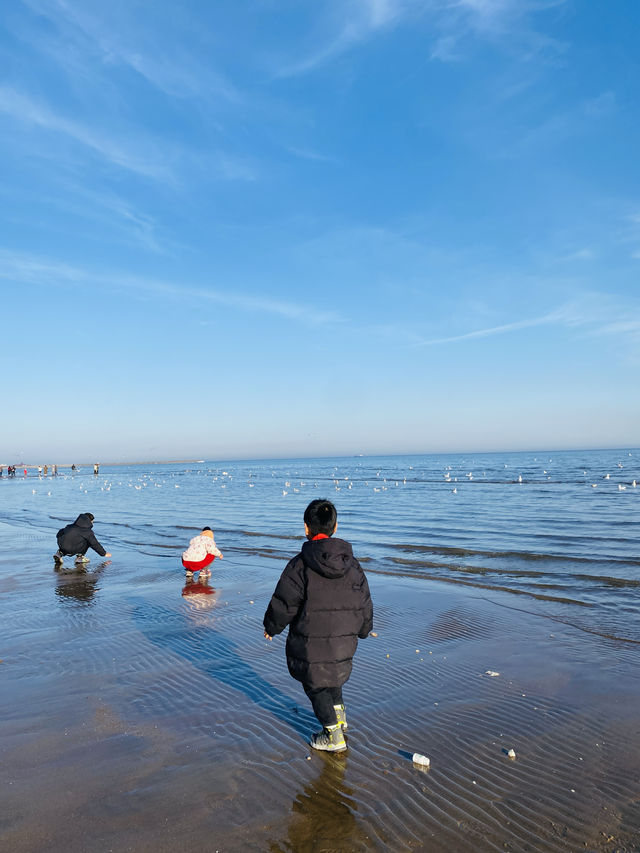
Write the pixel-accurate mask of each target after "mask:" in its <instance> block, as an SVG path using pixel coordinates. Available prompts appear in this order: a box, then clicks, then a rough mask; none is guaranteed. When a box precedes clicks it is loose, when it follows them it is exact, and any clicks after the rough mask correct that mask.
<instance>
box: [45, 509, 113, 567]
mask: <svg viewBox="0 0 640 853" xmlns="http://www.w3.org/2000/svg"><path fill="white" fill-rule="evenodd" d="M92 527H93V515H92V514H91V513H90V512H82V513H80V515H79V516H78V517H77V518H76V520H75V521H74V522H73V524H67V526H66V527H63V528H62V530H58V533H57V537H56V538H57V540H58V551H57V553H56V554H54V555H53V561H54V563H55V565H56V567H59V566H61V565H62V560H63V557H65V556H73V555H74V554H75V557H76V560H75V561H76V565H80V566H81V565H83V564H84V563H88V562H89V558H88V557H87V556H86V554H87V551H88V550H89V548H93V550H94V551H96V552H97V553H98V554H99V555H100V556H101V557H110V556H111V554H108V553H107V552H106V551H105V549H104V548H103V547H102V545H101V544H100V543H99V542H98V540H97V539H96V535H95V533H94V532H93V530H92V529H91V528H92Z"/></svg>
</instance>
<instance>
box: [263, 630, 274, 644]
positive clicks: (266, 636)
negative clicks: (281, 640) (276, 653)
mask: <svg viewBox="0 0 640 853" xmlns="http://www.w3.org/2000/svg"><path fill="white" fill-rule="evenodd" d="M264 638H265V640H269V642H271V640H273V637H271V636H269V634H267V632H266V631H265V632H264Z"/></svg>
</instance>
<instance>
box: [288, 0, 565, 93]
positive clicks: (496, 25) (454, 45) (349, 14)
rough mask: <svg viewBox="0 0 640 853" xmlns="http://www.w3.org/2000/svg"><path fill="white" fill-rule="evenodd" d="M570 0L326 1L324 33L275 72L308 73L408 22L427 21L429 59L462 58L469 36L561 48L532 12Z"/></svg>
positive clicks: (533, 49) (529, 48) (529, 52)
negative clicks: (537, 23) (539, 28)
mask: <svg viewBox="0 0 640 853" xmlns="http://www.w3.org/2000/svg"><path fill="white" fill-rule="evenodd" d="M566 2H568V0H518V2H513V0H336V2H335V3H329V4H328V5H326V6H324V7H323V9H324V20H322V15H319V18H320V20H321V24H322V25H318V26H317V27H316V30H317V31H320V32H324V36H323V37H318V38H317V40H316V43H315V44H314V45H312V46H311V47H309V48H308V49H307V52H306V55H305V56H304V57H302V58H299V59H297V60H293V61H291V62H289V63H284V64H283V66H282V67H281V68H280V69H279V72H278V76H281V77H290V76H294V75H298V74H306V73H308V72H310V71H313V70H315V69H316V68H318V67H320V66H322V65H325V64H326V63H328V62H329V61H331V60H332V59H334V58H335V57H337V56H339V55H341V54H343V53H345V52H346V51H348V50H350V49H352V48H354V47H357V46H358V45H360V44H364V43H366V42H367V41H369V40H370V39H372V38H375V37H378V36H379V35H381V34H382V33H384V32H386V31H389V30H391V29H393V28H394V27H397V26H400V25H402V24H405V23H408V22H414V23H415V22H418V21H426V22H427V25H426V26H425V25H424V24H423V26H424V31H425V40H426V41H427V42H430V43H431V47H430V51H429V55H430V58H431V59H437V60H440V61H442V62H457V61H460V60H462V59H464V58H465V57H466V54H467V52H468V49H467V48H465V47H463V45H466V44H467V42H468V41H469V39H471V38H474V39H482V40H491V41H493V42H496V41H499V40H500V41H502V42H503V43H504V44H505V46H506V47H507V48H509V49H513V48H514V42H517V43H518V49H517V51H518V55H519V56H520V58H521V59H528V58H530V57H531V56H534V55H538V54H539V53H540V52H541V51H545V50H546V51H551V52H552V53H557V52H562V51H563V50H564V48H565V46H564V45H563V44H561V43H560V42H557V41H556V40H554V39H552V38H549V37H547V36H544V35H542V34H541V33H540V32H538V31H537V30H536V29H535V27H533V26H532V24H531V20H532V19H533V17H534V16H535V14H536V13H539V12H543V11H545V10H547V9H549V8H551V7H553V6H559V5H562V4H564V3H566Z"/></svg>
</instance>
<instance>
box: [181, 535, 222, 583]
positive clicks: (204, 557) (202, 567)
mask: <svg viewBox="0 0 640 853" xmlns="http://www.w3.org/2000/svg"><path fill="white" fill-rule="evenodd" d="M216 557H218V559H219V560H221V559H222V552H221V551H220V549H219V548H218V546H217V545H216V541H215V539H214V538H213V530H212V529H211V528H210V527H204V528H203V529H202V533H199V534H198V535H197V536H194V537H193V539H192V540H191V541H190V542H189V547H188V548H187V550H186V551H183V553H182V565H183V566H184V569H185V572H186V574H187V577H188V578H189V577H192V576H193V573H194V572H200V577H201V578H208V577H211V571H210V569H208V568H207V566H209V565H211V563H213V561H214V560H215V558H216Z"/></svg>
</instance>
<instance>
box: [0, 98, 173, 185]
mask: <svg viewBox="0 0 640 853" xmlns="http://www.w3.org/2000/svg"><path fill="white" fill-rule="evenodd" d="M0 112H2V113H4V114H5V115H8V116H10V117H11V118H13V119H15V120H16V121H19V122H22V123H23V124H26V125H31V126H33V127H40V128H43V129H44V130H47V131H50V132H51V133H56V134H60V135H62V136H66V137H68V138H70V139H72V140H74V141H75V142H77V143H79V144H80V145H82V146H83V147H85V148H87V149H89V150H90V151H92V152H93V153H94V154H97V155H98V156H99V157H101V158H102V159H103V160H106V161H107V162H109V163H111V164H113V165H115V166H119V167H120V168H123V169H127V170H128V171H130V172H135V173H137V174H139V175H143V176H145V177H149V178H156V179H158V178H161V179H163V180H165V181H169V180H171V181H173V180H174V178H173V175H172V173H171V170H170V168H169V167H168V164H167V163H166V162H163V158H161V157H160V155H159V154H158V152H157V151H154V150H153V146H152V145H151V144H149V143H148V144H146V145H145V147H144V151H142V150H140V151H137V150H133V149H132V148H131V145H130V144H129V145H127V144H126V143H123V142H118V141H116V140H113V139H110V138H109V136H108V134H106V133H105V132H104V131H103V130H102V129H98V128H95V129H94V128H90V127H87V126H86V125H83V124H81V123H80V122H78V121H74V120H72V119H68V118H66V117H64V116H62V115H60V114H59V113H56V112H54V111H53V110H52V109H50V108H49V107H48V106H47V105H46V104H42V103H38V102H37V101H35V100H34V99H32V98H30V97H29V95H26V94H24V93H22V92H19V91H18V90H16V89H13V88H11V87H10V86H0Z"/></svg>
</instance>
